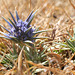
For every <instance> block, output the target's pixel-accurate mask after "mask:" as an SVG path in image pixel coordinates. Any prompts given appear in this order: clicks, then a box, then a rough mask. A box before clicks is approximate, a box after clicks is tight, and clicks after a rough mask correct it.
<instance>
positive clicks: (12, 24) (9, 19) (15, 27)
mask: <svg viewBox="0 0 75 75" xmlns="http://www.w3.org/2000/svg"><path fill="white" fill-rule="evenodd" d="M8 19H9V21H10V22H11V23H12V25H13V26H14V27H15V28H16V25H15V24H14V23H13V21H12V20H11V19H10V18H8Z"/></svg>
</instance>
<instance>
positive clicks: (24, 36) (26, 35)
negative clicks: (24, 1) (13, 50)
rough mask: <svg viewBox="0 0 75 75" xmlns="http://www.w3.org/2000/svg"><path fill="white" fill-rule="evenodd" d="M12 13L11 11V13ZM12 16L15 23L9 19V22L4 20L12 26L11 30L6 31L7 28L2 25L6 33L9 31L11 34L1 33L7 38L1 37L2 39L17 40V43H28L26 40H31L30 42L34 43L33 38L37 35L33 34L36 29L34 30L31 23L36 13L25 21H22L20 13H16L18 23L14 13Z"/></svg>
mask: <svg viewBox="0 0 75 75" xmlns="http://www.w3.org/2000/svg"><path fill="white" fill-rule="evenodd" d="M9 12H10V11H9ZM10 15H11V17H12V19H13V21H12V20H11V19H9V21H10V22H9V21H7V20H6V19H5V18H4V17H3V19H4V20H5V21H6V22H7V23H8V25H9V26H10V30H8V29H6V28H5V27H3V26H2V25H0V26H1V27H3V28H4V29H5V30H6V31H8V32H9V33H8V34H6V33H3V32H1V31H0V33H1V34H3V35H5V36H6V37H5V36H0V37H4V38H7V39H11V40H14V41H15V40H16V41H20V40H21V41H26V40H30V41H34V40H33V36H34V35H35V33H33V32H34V31H35V29H33V28H32V26H31V25H30V23H31V22H32V20H33V17H34V15H35V12H34V13H33V11H32V12H31V13H30V15H29V17H28V18H27V19H26V20H25V21H22V20H21V19H20V18H19V16H18V13H17V11H16V18H17V21H16V20H15V18H14V16H13V15H12V13H11V12H10Z"/></svg>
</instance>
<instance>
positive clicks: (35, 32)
mask: <svg viewBox="0 0 75 75" xmlns="http://www.w3.org/2000/svg"><path fill="white" fill-rule="evenodd" d="M47 31H49V30H41V31H37V32H33V33H34V34H38V33H42V32H47Z"/></svg>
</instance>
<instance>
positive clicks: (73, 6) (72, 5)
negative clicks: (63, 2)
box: [69, 0, 75, 9]
mask: <svg viewBox="0 0 75 75" xmlns="http://www.w3.org/2000/svg"><path fill="white" fill-rule="evenodd" d="M69 2H70V4H71V5H72V7H73V8H74V9H75V6H74V4H73V3H72V1H71V0H69Z"/></svg>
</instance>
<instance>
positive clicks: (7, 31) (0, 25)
mask: <svg viewBox="0 0 75 75" xmlns="http://www.w3.org/2000/svg"><path fill="white" fill-rule="evenodd" d="M0 26H1V27H2V28H4V29H5V30H6V31H7V32H9V33H11V32H10V31H9V30H8V29H6V28H5V27H3V26H2V25H1V24H0Z"/></svg>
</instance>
